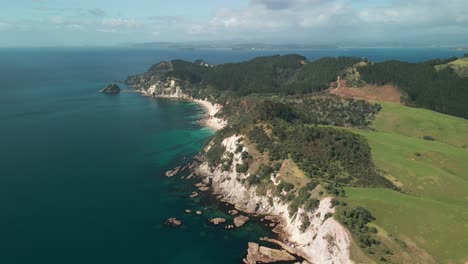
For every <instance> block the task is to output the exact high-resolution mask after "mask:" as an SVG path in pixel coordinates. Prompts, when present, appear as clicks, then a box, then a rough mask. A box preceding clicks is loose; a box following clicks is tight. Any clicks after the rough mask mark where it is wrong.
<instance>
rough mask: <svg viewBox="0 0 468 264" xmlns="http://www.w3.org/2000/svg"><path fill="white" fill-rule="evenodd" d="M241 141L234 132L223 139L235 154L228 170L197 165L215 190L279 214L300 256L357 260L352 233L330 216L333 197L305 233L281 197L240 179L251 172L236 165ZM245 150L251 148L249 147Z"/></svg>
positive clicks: (247, 207) (246, 206)
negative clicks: (240, 170) (243, 171)
mask: <svg viewBox="0 0 468 264" xmlns="http://www.w3.org/2000/svg"><path fill="white" fill-rule="evenodd" d="M240 140H241V136H240V135H238V136H235V135H234V136H231V137H229V138H226V139H224V140H223V142H222V144H223V145H224V146H225V147H226V152H225V155H228V153H232V154H233V155H234V162H233V164H232V166H231V168H230V169H229V170H228V171H223V169H222V168H221V166H218V167H217V168H216V169H215V170H214V171H212V170H211V169H210V168H209V167H208V164H207V163H202V164H200V165H199V166H198V167H197V169H196V172H197V174H198V175H200V176H202V177H205V178H209V179H210V180H211V182H212V189H213V192H214V193H215V194H216V195H218V196H220V197H222V200H223V201H225V202H228V203H231V204H233V205H234V206H235V207H236V208H237V209H238V210H241V211H244V212H246V213H251V214H260V215H273V216H277V217H279V218H280V219H281V224H280V229H281V235H282V236H283V237H284V239H287V240H288V241H289V244H290V245H292V248H294V250H295V251H296V252H297V253H298V254H297V255H299V256H301V257H302V258H304V259H305V260H306V261H308V262H309V263H343V264H346V263H353V261H352V260H351V259H350V243H351V235H350V233H349V232H348V230H347V229H346V228H345V227H344V226H342V225H341V224H340V223H339V222H337V221H336V220H335V219H333V217H329V218H326V215H327V214H328V213H333V212H334V208H331V200H332V198H331V197H325V198H323V199H322V200H321V201H320V204H319V206H318V208H317V209H316V210H315V212H314V213H307V214H308V216H309V218H310V222H311V225H310V226H309V227H308V228H307V229H306V230H305V232H301V231H300V230H299V227H300V226H301V220H300V217H295V216H293V217H290V216H289V212H288V204H286V203H283V202H282V201H280V199H279V198H278V197H273V196H272V195H271V193H267V194H266V195H265V196H260V195H258V194H257V193H256V187H250V188H247V187H246V186H245V185H244V184H242V183H241V181H240V180H241V179H245V178H247V177H248V176H249V175H248V174H247V175H246V174H241V173H237V171H236V165H237V164H240V163H242V158H241V152H238V153H236V149H237V147H238V145H239V144H241V142H240ZM209 147H210V146H208V148H209ZM244 151H247V149H246V148H245V147H244ZM270 197H272V199H273V204H272V205H270V203H269V201H268V200H269V198H270ZM303 212H304V210H303V209H302V208H299V211H298V213H297V214H296V215H300V214H302V213H303Z"/></svg>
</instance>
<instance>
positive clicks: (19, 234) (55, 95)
mask: <svg viewBox="0 0 468 264" xmlns="http://www.w3.org/2000/svg"><path fill="white" fill-rule="evenodd" d="M291 52H292V51H281V52H278V51H258V52H246V51H235V52H234V51H226V50H224V51H223V50H217V51H194V52H193V51H174V50H150V49H147V50H137V49H117V48H114V49H2V50H0V81H1V86H0V121H1V122H0V128H1V129H0V263H6V264H9V263H21V264H22V263H186V262H191V263H239V262H240V260H241V259H242V255H243V254H244V252H245V249H246V244H247V241H252V240H256V239H257V238H258V237H259V236H263V235H267V234H268V232H267V230H265V229H263V228H262V227H261V225H259V223H256V221H251V222H249V223H248V224H247V225H246V226H245V227H243V228H242V229H239V230H237V231H233V230H230V231H228V230H224V229H220V228H216V227H213V226H210V225H208V224H207V218H208V217H211V216H222V214H223V213H222V212H221V211H220V210H219V208H218V207H217V206H216V205H215V204H214V203H213V202H211V201H210V200H209V199H205V198H203V197H201V198H200V199H196V200H193V199H190V198H188V195H189V194H190V193H191V191H193V190H194V188H193V186H192V183H189V182H187V181H183V180H181V179H178V178H171V179H169V178H166V177H164V176H163V175H162V174H163V172H164V171H166V170H167V169H169V168H172V167H173V166H175V165H178V164H181V163H183V162H184V161H186V160H188V159H190V157H192V156H193V155H195V154H196V153H197V152H198V151H199V149H200V147H201V145H202V144H203V143H204V141H205V140H207V138H208V137H209V136H210V135H211V134H212V132H211V131H210V130H208V129H206V128H203V127H200V126H199V125H197V123H196V120H197V119H198V117H199V115H200V114H201V113H202V110H201V109H200V108H199V107H198V106H197V105H194V104H190V103H183V102H176V101H167V100H153V99H150V98H146V97H142V96H140V95H138V94H137V93H134V92H131V91H130V90H125V91H123V92H122V93H121V94H119V95H105V94H99V93H97V92H96V91H97V90H99V89H101V88H102V87H104V86H105V85H106V84H108V83H110V82H113V81H122V80H123V79H125V78H126V76H128V75H130V74H135V73H139V72H143V71H144V70H146V69H147V68H148V67H149V66H150V65H151V64H153V63H156V62H158V61H160V60H162V59H174V58H183V59H188V60H195V59H198V58H202V59H205V60H206V61H208V62H211V63H222V62H228V61H239V60H244V59H248V58H252V57H255V56H259V55H269V54H274V53H291ZM300 53H302V54H304V55H306V56H307V57H309V58H311V59H315V58H318V57H322V56H326V55H330V56H338V55H353V56H365V57H369V58H371V59H373V60H383V59H389V58H396V59H405V60H409V61H419V60H425V59H431V58H445V57H449V56H453V55H461V52H455V51H449V50H444V49H425V50H399V49H384V50H378V49H368V50H365V49H356V50H319V51H307V52H300ZM185 209H192V210H197V209H202V210H204V211H205V212H206V213H205V214H204V215H202V216H194V215H185V214H184V213H183V212H184V210H185ZM174 216H175V217H178V218H180V219H182V220H183V221H184V226H183V227H182V228H179V229H173V228H168V227H166V226H164V225H163V224H162V223H163V222H164V220H165V219H167V218H168V217H174Z"/></svg>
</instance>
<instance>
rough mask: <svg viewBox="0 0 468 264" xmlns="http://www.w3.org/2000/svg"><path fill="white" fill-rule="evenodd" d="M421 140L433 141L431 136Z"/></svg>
mask: <svg viewBox="0 0 468 264" xmlns="http://www.w3.org/2000/svg"><path fill="white" fill-rule="evenodd" d="M423 139H424V140H427V141H435V138H433V137H431V136H424V137H423Z"/></svg>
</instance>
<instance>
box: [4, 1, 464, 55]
mask: <svg viewBox="0 0 468 264" xmlns="http://www.w3.org/2000/svg"><path fill="white" fill-rule="evenodd" d="M0 1H2V2H4V3H2V4H1V8H0V46H14V47H15V46H83V45H90V46H93V45H120V44H128V43H143V42H188V41H190V42H198V41H236V42H263V43H274V44H286V43H301V44H339V43H363V44H364V43H382V42H396V43H409V44H422V45H463V46H468V0H229V1H228V0H165V1H160V0H131V1H130V0H13V1H10V0H0Z"/></svg>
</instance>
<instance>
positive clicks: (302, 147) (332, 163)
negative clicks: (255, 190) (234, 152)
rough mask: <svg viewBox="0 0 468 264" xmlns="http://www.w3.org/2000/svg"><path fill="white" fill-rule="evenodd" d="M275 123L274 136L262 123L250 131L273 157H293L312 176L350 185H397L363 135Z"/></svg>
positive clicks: (331, 129) (274, 158) (250, 134)
mask: <svg viewBox="0 0 468 264" xmlns="http://www.w3.org/2000/svg"><path fill="white" fill-rule="evenodd" d="M272 127H273V128H272V135H271V137H270V136H268V135H266V133H265V132H264V131H262V130H263V129H262V128H261V127H258V126H257V127H255V128H254V129H253V130H251V132H250V133H249V138H250V137H251V136H254V139H255V140H254V142H255V143H257V144H258V147H259V149H262V150H263V151H266V150H267V151H268V154H269V157H270V160H272V161H276V160H284V159H287V158H292V159H293V160H294V162H296V164H298V166H299V168H300V169H301V170H302V171H304V172H305V173H306V174H307V175H308V176H309V177H311V178H316V179H322V180H326V181H332V182H335V183H340V184H344V185H348V186H367V187H369V186H372V187H386V188H395V187H394V185H393V184H392V183H391V182H390V181H389V180H387V179H386V178H385V177H383V176H382V175H381V174H380V173H379V171H378V170H377V168H376V167H375V166H374V164H373V162H372V157H371V152H370V147H369V145H368V144H367V142H366V140H365V139H364V138H363V137H362V136H359V135H356V134H353V133H350V132H347V131H344V130H338V129H334V128H327V127H314V126H307V125H302V124H294V123H286V122H282V121H278V122H275V124H274V125H272ZM259 139H261V140H259Z"/></svg>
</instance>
